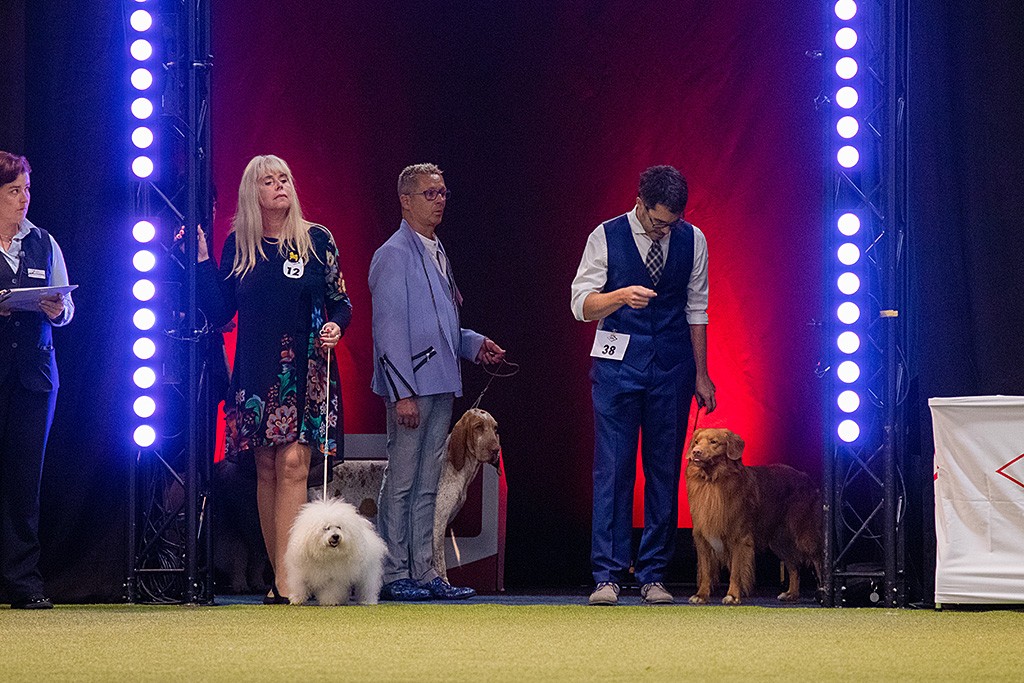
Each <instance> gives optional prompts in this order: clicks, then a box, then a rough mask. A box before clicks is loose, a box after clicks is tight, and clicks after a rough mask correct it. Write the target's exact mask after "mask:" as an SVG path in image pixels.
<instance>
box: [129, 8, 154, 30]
mask: <svg viewBox="0 0 1024 683" xmlns="http://www.w3.org/2000/svg"><path fill="white" fill-rule="evenodd" d="M128 23H129V24H131V25H132V28H133V29H135V30H136V31H148V30H149V29H150V27H152V26H153V17H152V15H150V13H149V12H147V11H146V10H144V9H137V10H135V11H134V12H132V16H131V17H130V18H129V19H128Z"/></svg>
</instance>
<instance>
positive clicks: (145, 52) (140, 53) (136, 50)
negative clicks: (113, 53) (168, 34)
mask: <svg viewBox="0 0 1024 683" xmlns="http://www.w3.org/2000/svg"><path fill="white" fill-rule="evenodd" d="M130 51H131V53H132V57H134V58H135V59H137V60H139V61H140V62H144V61H146V60H147V59H149V58H150V57H152V56H153V46H152V45H151V44H150V42H149V41H148V40H145V39H143V38H139V39H138V40H136V41H135V42H134V43H132V46H131V48H130Z"/></svg>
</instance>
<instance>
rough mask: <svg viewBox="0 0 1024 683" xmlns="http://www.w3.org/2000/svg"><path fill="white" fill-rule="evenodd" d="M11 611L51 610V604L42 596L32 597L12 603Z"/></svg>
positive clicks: (48, 599)
mask: <svg viewBox="0 0 1024 683" xmlns="http://www.w3.org/2000/svg"><path fill="white" fill-rule="evenodd" d="M11 609H53V603H52V602H51V601H50V598H47V597H45V596H43V595H32V596H29V597H27V598H25V599H23V600H15V601H13V602H12V603H11Z"/></svg>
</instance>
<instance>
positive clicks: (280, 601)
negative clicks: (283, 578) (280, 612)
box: [263, 583, 291, 605]
mask: <svg viewBox="0 0 1024 683" xmlns="http://www.w3.org/2000/svg"><path fill="white" fill-rule="evenodd" d="M263 604H264V605H288V604H291V600H289V599H288V598H286V597H285V596H283V595H281V594H280V593H279V592H278V591H277V584H276V583H275V584H271V586H270V595H264V596H263Z"/></svg>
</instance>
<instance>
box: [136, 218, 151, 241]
mask: <svg viewBox="0 0 1024 683" xmlns="http://www.w3.org/2000/svg"><path fill="white" fill-rule="evenodd" d="M132 235H133V236H134V237H135V239H136V240H138V241H139V242H148V241H150V240H151V239H153V238H154V237H156V226H155V225H153V224H152V223H150V222H149V221H139V222H138V223H136V224H135V225H134V227H132Z"/></svg>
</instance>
